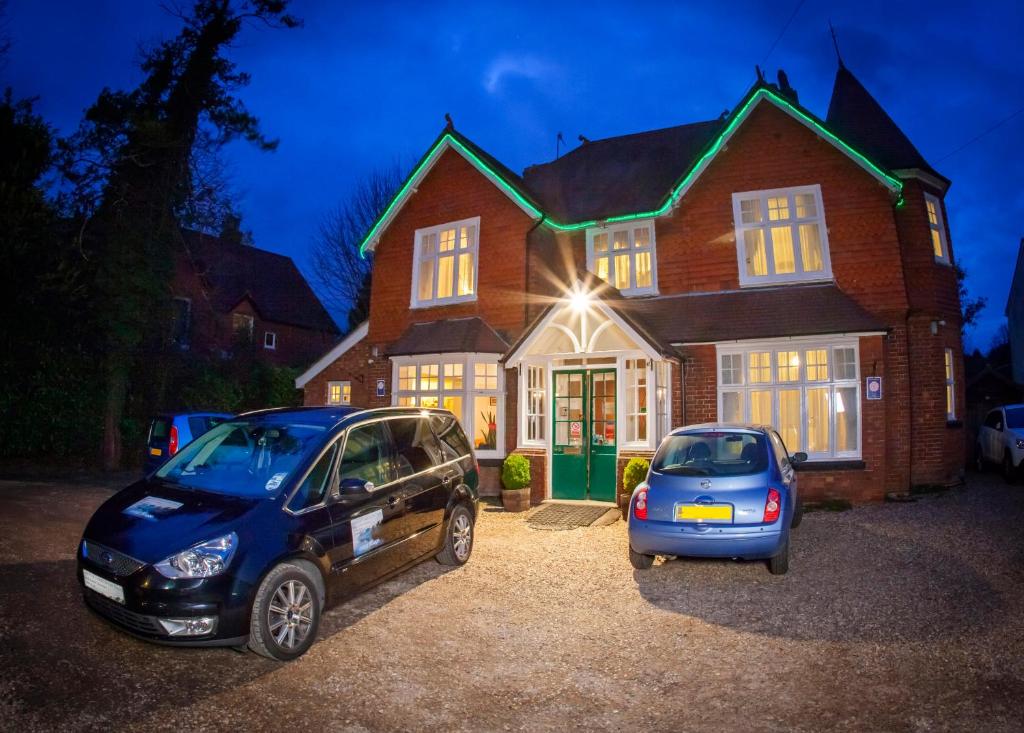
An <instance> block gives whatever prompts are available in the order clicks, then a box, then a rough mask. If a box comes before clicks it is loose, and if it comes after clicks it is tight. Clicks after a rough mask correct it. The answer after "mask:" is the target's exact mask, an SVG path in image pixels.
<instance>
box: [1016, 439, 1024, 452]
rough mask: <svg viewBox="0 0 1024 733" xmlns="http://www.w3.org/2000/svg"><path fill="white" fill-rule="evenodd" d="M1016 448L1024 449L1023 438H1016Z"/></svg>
mask: <svg viewBox="0 0 1024 733" xmlns="http://www.w3.org/2000/svg"><path fill="white" fill-rule="evenodd" d="M1017 448H1018V449H1020V450H1024V438H1017Z"/></svg>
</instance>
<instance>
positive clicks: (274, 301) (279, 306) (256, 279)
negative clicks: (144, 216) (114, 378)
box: [182, 229, 338, 333]
mask: <svg viewBox="0 0 1024 733" xmlns="http://www.w3.org/2000/svg"><path fill="white" fill-rule="evenodd" d="M182 237H183V238H184V242H185V255H186V257H187V258H188V261H189V263H190V265H191V267H192V268H193V269H194V270H195V272H196V274H197V275H199V277H200V278H202V279H203V281H204V282H205V285H206V287H207V289H208V292H209V298H210V303H211V304H212V306H213V308H214V310H216V311H219V312H221V313H230V312H231V311H232V310H233V309H234V308H235V306H237V305H238V304H239V303H240V302H242V301H243V300H245V299H249V300H250V301H251V302H252V304H253V306H254V307H255V308H256V311H257V312H258V313H259V314H260V317H261V318H263V319H264V320H267V321H273V322H275V323H282V324H287V325H291V326H298V327H299V328H307V329H310V330H313V331H324V332H327V333H338V327H337V325H335V323H334V320H333V319H332V318H331V317H330V315H328V313H327V310H326V309H325V308H324V307H323V304H322V303H321V302H320V299H319V298H317V297H316V294H315V293H314V292H313V290H312V288H310V287H309V283H307V282H306V278H304V277H303V276H302V273H301V272H299V268H298V267H296V266H295V262H293V261H292V258H291V257H286V256H285V255H279V254H276V253H275V252H268V251H267V250H265V249H258V248H256V247H252V246H249V245H246V244H241V243H239V242H236V241H233V240H231V239H226V238H223V237H216V236H213V235H210V234H203V233H202V232H197V231H193V230H191V229H184V230H182Z"/></svg>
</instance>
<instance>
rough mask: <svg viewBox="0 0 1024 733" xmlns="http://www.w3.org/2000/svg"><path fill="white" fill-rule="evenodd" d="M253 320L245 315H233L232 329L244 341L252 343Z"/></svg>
mask: <svg viewBox="0 0 1024 733" xmlns="http://www.w3.org/2000/svg"><path fill="white" fill-rule="evenodd" d="M252 327H253V318H252V316H250V315H247V314H245V313H232V314H231V328H232V330H234V332H235V335H236V336H237V337H239V338H241V339H242V340H244V341H250V342H251V341H252Z"/></svg>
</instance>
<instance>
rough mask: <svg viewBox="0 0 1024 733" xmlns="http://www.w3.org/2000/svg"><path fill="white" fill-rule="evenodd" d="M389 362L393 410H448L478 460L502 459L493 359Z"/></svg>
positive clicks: (500, 393) (499, 384)
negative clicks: (458, 423) (413, 407)
mask: <svg viewBox="0 0 1024 733" xmlns="http://www.w3.org/2000/svg"><path fill="white" fill-rule="evenodd" d="M393 361H394V367H393V369H394V371H393V383H394V384H395V385H396V388H395V389H394V390H393V397H392V400H393V403H394V404H396V405H403V406H410V407H412V406H418V407H441V408H444V409H446V410H451V411H452V412H453V413H455V416H456V417H458V418H459V421H460V422H461V423H462V426H463V429H465V431H466V435H467V436H468V437H469V438H470V442H471V443H472V445H473V448H474V449H475V450H476V452H477V454H478V455H480V456H481V457H484V458H500V457H502V455H504V451H503V449H502V443H501V436H502V435H503V433H504V428H503V420H504V414H505V406H504V383H503V382H504V380H503V375H504V370H503V369H502V368H501V367H500V366H499V364H498V355H497V354H494V355H486V354H444V355H435V356H431V357H396V358H394V360H393Z"/></svg>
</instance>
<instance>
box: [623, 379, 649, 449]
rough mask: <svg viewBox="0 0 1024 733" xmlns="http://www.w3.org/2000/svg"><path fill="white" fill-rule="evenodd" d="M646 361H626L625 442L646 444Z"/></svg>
mask: <svg viewBox="0 0 1024 733" xmlns="http://www.w3.org/2000/svg"><path fill="white" fill-rule="evenodd" d="M647 366H648V361H647V359H626V442H627V443H646V442H647Z"/></svg>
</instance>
